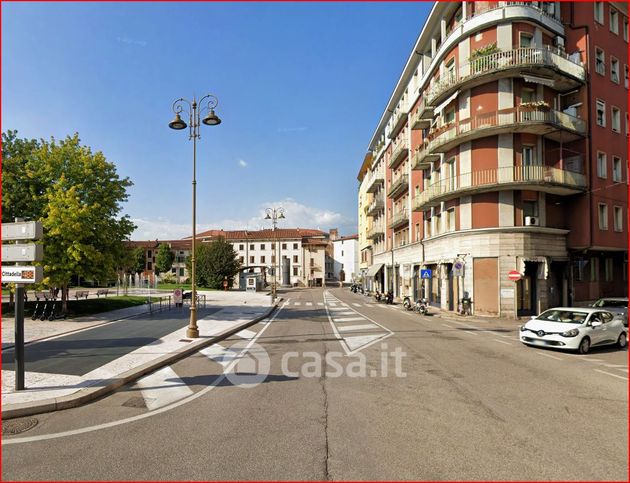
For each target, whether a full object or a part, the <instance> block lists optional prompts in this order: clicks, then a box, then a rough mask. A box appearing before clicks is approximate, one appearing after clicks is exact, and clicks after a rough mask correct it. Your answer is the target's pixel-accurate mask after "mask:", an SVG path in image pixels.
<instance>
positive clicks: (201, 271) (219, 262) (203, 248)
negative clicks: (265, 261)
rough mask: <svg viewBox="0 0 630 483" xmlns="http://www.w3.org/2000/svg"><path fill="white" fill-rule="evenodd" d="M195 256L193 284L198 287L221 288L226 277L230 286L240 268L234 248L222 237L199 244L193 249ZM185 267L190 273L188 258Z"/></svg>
mask: <svg viewBox="0 0 630 483" xmlns="http://www.w3.org/2000/svg"><path fill="white" fill-rule="evenodd" d="M195 255H196V259H197V260H196V261H197V266H196V270H195V283H196V284H197V285H198V286H200V287H207V288H214V289H220V288H223V280H224V279H225V278H226V277H227V279H228V282H229V283H230V285H231V284H232V279H233V278H234V277H235V276H236V274H238V271H239V269H240V266H241V265H240V263H239V261H238V259H237V253H236V252H235V251H234V248H232V245H231V244H230V243H228V242H227V241H225V238H223V237H219V238H218V239H217V240H216V241H213V242H211V243H200V244H199V245H198V246H197V247H196V249H195ZM186 267H187V269H188V273H191V263H190V257H188V258H187V260H186Z"/></svg>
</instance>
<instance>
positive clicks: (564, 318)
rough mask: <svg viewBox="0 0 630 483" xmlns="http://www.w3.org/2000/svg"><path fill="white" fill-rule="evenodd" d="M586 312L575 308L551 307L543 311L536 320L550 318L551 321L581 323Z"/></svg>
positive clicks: (585, 316) (586, 314)
mask: <svg viewBox="0 0 630 483" xmlns="http://www.w3.org/2000/svg"><path fill="white" fill-rule="evenodd" d="M587 317H588V313H586V312H579V311H575V310H557V309H551V310H547V311H545V312H543V313H542V314H540V315H539V316H538V317H536V319H537V320H550V321H552V322H566V323H569V324H583V323H584V321H585V320H586V318H587Z"/></svg>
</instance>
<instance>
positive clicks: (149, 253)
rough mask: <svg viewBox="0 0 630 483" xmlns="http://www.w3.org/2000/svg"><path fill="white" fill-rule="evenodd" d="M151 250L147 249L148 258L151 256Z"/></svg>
mask: <svg viewBox="0 0 630 483" xmlns="http://www.w3.org/2000/svg"><path fill="white" fill-rule="evenodd" d="M151 253H152V252H151V250H147V258H151Z"/></svg>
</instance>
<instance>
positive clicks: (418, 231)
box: [416, 223, 420, 241]
mask: <svg viewBox="0 0 630 483" xmlns="http://www.w3.org/2000/svg"><path fill="white" fill-rule="evenodd" d="M418 240H420V223H416V241H418Z"/></svg>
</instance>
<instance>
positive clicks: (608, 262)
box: [604, 258, 613, 282]
mask: <svg viewBox="0 0 630 483" xmlns="http://www.w3.org/2000/svg"><path fill="white" fill-rule="evenodd" d="M612 279H613V259H612V258H606V259H604V280H605V281H606V282H612Z"/></svg>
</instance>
